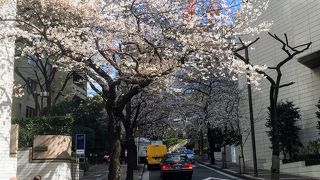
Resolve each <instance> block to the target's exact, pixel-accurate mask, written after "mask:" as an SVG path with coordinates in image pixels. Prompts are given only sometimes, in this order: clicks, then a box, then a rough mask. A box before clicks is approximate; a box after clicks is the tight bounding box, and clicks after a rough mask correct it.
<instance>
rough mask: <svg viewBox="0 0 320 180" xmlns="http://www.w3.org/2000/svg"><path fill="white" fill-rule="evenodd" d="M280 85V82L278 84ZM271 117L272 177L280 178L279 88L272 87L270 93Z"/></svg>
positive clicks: (273, 179)
mask: <svg viewBox="0 0 320 180" xmlns="http://www.w3.org/2000/svg"><path fill="white" fill-rule="evenodd" d="M277 86H279V84H277ZM270 95H271V97H270V108H271V111H270V117H271V122H272V127H273V132H274V134H273V137H272V139H273V141H272V166H271V179H272V180H279V178H280V157H279V156H280V145H279V122H278V116H277V99H278V89H276V88H273V87H271V93H270Z"/></svg>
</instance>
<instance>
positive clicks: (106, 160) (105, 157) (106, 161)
mask: <svg viewBox="0 0 320 180" xmlns="http://www.w3.org/2000/svg"><path fill="white" fill-rule="evenodd" d="M103 160H104V161H105V163H106V164H108V162H109V160H110V156H109V155H108V154H106V155H104V156H103Z"/></svg>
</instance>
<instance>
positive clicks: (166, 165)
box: [161, 164, 173, 170]
mask: <svg viewBox="0 0 320 180" xmlns="http://www.w3.org/2000/svg"><path fill="white" fill-rule="evenodd" d="M161 169H162V170H168V169H173V166H172V165H169V164H163V165H162V166H161Z"/></svg>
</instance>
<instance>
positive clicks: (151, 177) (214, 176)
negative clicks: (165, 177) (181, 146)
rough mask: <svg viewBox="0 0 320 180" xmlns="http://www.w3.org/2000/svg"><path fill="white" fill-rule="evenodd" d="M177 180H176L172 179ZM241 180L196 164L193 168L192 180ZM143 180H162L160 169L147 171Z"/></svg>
mask: <svg viewBox="0 0 320 180" xmlns="http://www.w3.org/2000/svg"><path fill="white" fill-rule="evenodd" d="M172 179H176V178H172ZM233 179H240V178H237V177H233V176H231V175H228V174H225V173H223V172H220V171H217V170H215V169H212V168H209V167H206V166H204V165H201V164H198V163H195V164H194V166H193V176H192V180H233ZM142 180H161V177H160V171H159V169H154V170H150V171H148V170H146V171H145V173H144V174H143V177H142Z"/></svg>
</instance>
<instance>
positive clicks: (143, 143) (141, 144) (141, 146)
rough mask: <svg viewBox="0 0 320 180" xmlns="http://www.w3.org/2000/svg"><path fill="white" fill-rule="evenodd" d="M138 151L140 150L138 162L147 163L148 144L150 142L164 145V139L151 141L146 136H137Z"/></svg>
mask: <svg viewBox="0 0 320 180" xmlns="http://www.w3.org/2000/svg"><path fill="white" fill-rule="evenodd" d="M135 142H136V146H137V152H138V162H139V163H145V162H146V160H147V146H148V145H150V144H154V145H162V144H163V142H162V141H150V140H149V139H147V138H145V137H136V138H135Z"/></svg>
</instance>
